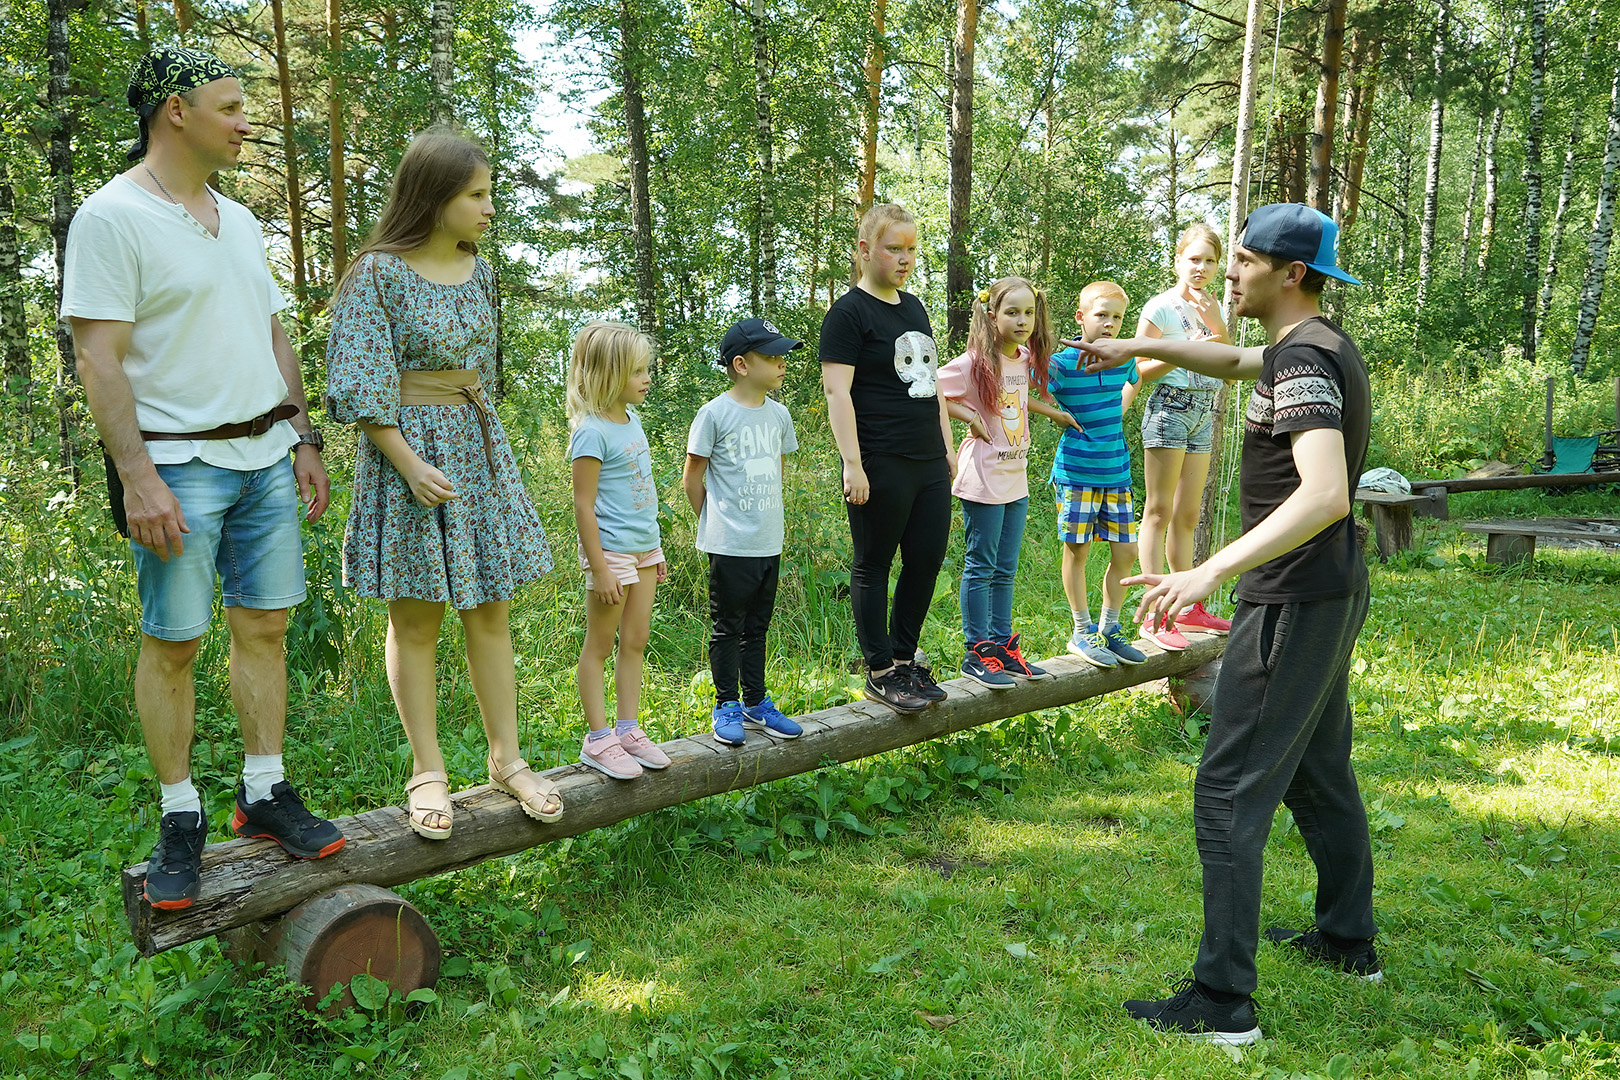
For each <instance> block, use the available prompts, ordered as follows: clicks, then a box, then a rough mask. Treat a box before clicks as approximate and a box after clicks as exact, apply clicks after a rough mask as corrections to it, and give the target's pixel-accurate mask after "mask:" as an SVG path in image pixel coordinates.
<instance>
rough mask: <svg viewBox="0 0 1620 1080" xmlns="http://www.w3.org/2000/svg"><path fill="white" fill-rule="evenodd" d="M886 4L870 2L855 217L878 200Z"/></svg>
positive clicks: (883, 2) (875, 1) (882, 0)
mask: <svg viewBox="0 0 1620 1080" xmlns="http://www.w3.org/2000/svg"><path fill="white" fill-rule="evenodd" d="M887 8H888V0H872V36H871V37H870V38H869V39H868V40H867V43H866V65H865V71H866V102H865V108H864V110H863V112H862V116H861V121H862V128H861V193H860V201H859V204H858V205H857V206H856V208H855V212H856V215H857V216H859V215H861V214H864V213H866V211H867V210H869V209H870V208H871V206H872V200H873V199H875V198H876V197H877V143H878V109H879V106H880V105H881V104H882V102H883V65H884V60H885V57H884V48H883V46H884V41H883V19H884V15H885V14H886V12H887Z"/></svg>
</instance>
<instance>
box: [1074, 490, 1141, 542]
mask: <svg viewBox="0 0 1620 1080" xmlns="http://www.w3.org/2000/svg"><path fill="white" fill-rule="evenodd" d="M1056 491H1057V515H1058V539H1059V540H1062V541H1063V542H1064V543H1066V544H1089V543H1091V541H1093V540H1105V541H1107V542H1108V543H1110V544H1134V543H1136V514H1135V512H1134V510H1133V509H1132V507H1131V489H1130V488H1128V487H1123V488H1095V487H1057V488H1056Z"/></svg>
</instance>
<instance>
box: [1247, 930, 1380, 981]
mask: <svg viewBox="0 0 1620 1080" xmlns="http://www.w3.org/2000/svg"><path fill="white" fill-rule="evenodd" d="M1266 940H1267V941H1275V942H1276V943H1277V944H1279V945H1286V946H1287V947H1288V948H1290V949H1297V950H1298V951H1300V952H1302V953H1304V954H1305V956H1306V958H1307V959H1310V960H1315V961H1316V962H1317V963H1319V964H1326V965H1328V966H1329V967H1335V968H1338V969H1339V970H1340V971H1342V972H1344V973H1345V974H1346V975H1354V976H1355V977H1356V978H1358V979H1362V980H1364V981H1366V982H1370V983H1379V982H1383V981H1384V965H1383V963H1382V962H1380V961H1379V959H1378V950H1377V949H1375V948H1373V943H1372V942H1371V941H1370V940H1364V941H1356V942H1351V943H1350V944H1349V945H1347V946H1346V947H1344V948H1341V947H1339V946H1338V945H1335V944H1334V943H1333V942H1331V941H1329V940H1328V938H1327V935H1326V934H1324V933H1322V931H1320V930H1318V929H1316V927H1314V926H1313V927H1311V928H1310V929H1308V930H1292V929H1289V928H1288V927H1286V926H1273V927H1270V928H1269V929H1267V930H1266ZM1341 940H1342V939H1341Z"/></svg>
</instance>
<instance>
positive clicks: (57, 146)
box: [45, 0, 79, 490]
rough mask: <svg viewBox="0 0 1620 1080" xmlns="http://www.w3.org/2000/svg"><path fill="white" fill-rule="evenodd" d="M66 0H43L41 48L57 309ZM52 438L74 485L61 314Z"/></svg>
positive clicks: (68, 362)
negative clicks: (46, 76) (45, 22)
mask: <svg viewBox="0 0 1620 1080" xmlns="http://www.w3.org/2000/svg"><path fill="white" fill-rule="evenodd" d="M68 4H69V0H47V4H46V11H47V18H48V26H47V29H46V37H45V53H46V57H47V60H48V65H49V70H50V82H49V84H48V86H47V88H46V104H47V109H48V112H49V115H50V123H51V135H50V143H49V145H48V146H47V148H46V151H45V159H46V164H47V166H48V167H49V169H50V174H51V240H52V243H53V247H54V248H55V254H56V305H55V307H56V310H58V311H60V310H61V309H62V274H63V271H64V269H65V268H66V266H67V238H68V226H69V225H70V224H71V223H72V221H73V110H72V108H71V107H70V106H69V104H68V95H69V93H70V91H71V88H70V86H69V83H68V73H69V71H70V70H71V69H72V52H71V48H72V46H71V39H70V38H69V37H68ZM56 356H57V368H56V441H57V454H58V462H59V464H60V465H61V467H62V468H63V469H64V470H65V471H67V473H68V474H69V476H70V477H71V479H72V483H73V487H74V488H75V490H76V489H77V488H78V486H79V463H78V460H77V458H76V456H75V455H74V451H73V423H72V410H73V396H74V393H73V388H74V386H75V385H76V384H77V383H78V381H79V372H78V365H77V363H76V361H75V359H74V355H73V335H72V333H70V332H69V330H68V328H67V320H66V319H58V320H57V321H56Z"/></svg>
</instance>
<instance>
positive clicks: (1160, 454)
mask: <svg viewBox="0 0 1620 1080" xmlns="http://www.w3.org/2000/svg"><path fill="white" fill-rule="evenodd" d="M1186 456H1187V452H1186V451H1185V450H1177V449H1175V448H1174V447H1169V446H1154V447H1150V448H1149V449H1147V450H1145V451H1143V453H1142V478H1143V481H1144V486H1145V487H1146V488H1147V494H1146V497H1145V498H1144V499H1143V500H1142V552H1141V554H1142V570H1143V572H1144V573H1148V574H1159V573H1163V572H1164V558H1165V540H1166V535H1165V534H1166V533H1167V532H1168V531H1169V530H1170V527H1171V524H1172V518H1173V517H1174V514H1175V507H1176V491H1177V489H1178V487H1179V485H1180V481H1181V470H1182V459H1183V458H1184V457H1186ZM1204 462H1205V468H1206V469H1207V468H1208V463H1209V456H1208V455H1207V454H1206V455H1205V456H1204ZM1202 484H1203V480H1202V479H1200V480H1199V485H1200V487H1202ZM1193 524H1194V526H1195V527H1196V525H1197V520H1196V519H1194V522H1193ZM1172 565H1173V564H1172Z"/></svg>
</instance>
